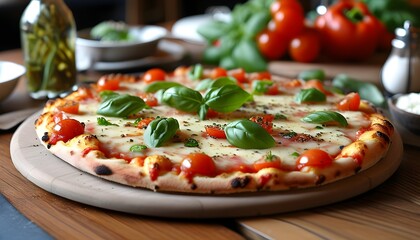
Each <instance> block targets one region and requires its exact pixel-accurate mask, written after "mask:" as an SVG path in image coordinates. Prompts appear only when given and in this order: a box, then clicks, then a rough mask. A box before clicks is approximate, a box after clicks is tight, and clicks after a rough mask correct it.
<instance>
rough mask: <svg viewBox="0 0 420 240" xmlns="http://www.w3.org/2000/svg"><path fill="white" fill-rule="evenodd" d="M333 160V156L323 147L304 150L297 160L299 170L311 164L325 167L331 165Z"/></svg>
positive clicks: (311, 165)
mask: <svg viewBox="0 0 420 240" xmlns="http://www.w3.org/2000/svg"><path fill="white" fill-rule="evenodd" d="M332 162H333V159H332V157H331V156H330V155H329V154H328V153H327V152H325V151H324V150H321V149H309V150H306V151H305V152H303V153H302V154H301V155H300V156H299V158H298V159H297V161H296V166H297V169H298V170H301V169H302V168H304V167H306V166H309V167H317V168H324V167H327V166H330V165H331V164H332Z"/></svg>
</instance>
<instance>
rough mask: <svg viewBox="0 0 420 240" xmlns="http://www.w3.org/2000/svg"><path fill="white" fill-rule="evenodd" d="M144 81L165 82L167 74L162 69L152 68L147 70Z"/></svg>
mask: <svg viewBox="0 0 420 240" xmlns="http://www.w3.org/2000/svg"><path fill="white" fill-rule="evenodd" d="M142 79H143V81H144V82H145V83H152V82H156V81H165V80H166V72H165V71H164V70H162V69H160V68H152V69H150V70H147V71H146V72H145V73H144V75H143V78H142Z"/></svg>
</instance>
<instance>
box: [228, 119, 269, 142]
mask: <svg viewBox="0 0 420 240" xmlns="http://www.w3.org/2000/svg"><path fill="white" fill-rule="evenodd" d="M224 131H225V133H226V139H227V141H228V142H229V143H230V144H232V145H233V146H236V147H238V148H243V149H266V148H271V147H274V146H275V145H276V142H275V141H274V139H273V137H272V136H271V135H270V134H269V133H268V132H267V131H266V130H265V129H264V128H263V127H261V126H260V125H259V124H257V123H255V122H252V121H250V120H246V119H244V120H237V121H234V122H231V123H229V124H228V125H226V127H225V128H224Z"/></svg>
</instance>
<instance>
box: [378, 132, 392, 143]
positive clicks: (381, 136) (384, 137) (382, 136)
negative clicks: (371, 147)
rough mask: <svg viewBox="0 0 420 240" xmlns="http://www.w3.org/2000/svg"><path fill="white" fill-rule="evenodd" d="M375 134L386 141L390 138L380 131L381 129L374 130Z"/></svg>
mask: <svg viewBox="0 0 420 240" xmlns="http://www.w3.org/2000/svg"><path fill="white" fill-rule="evenodd" d="M376 136H378V137H379V138H381V139H383V140H384V141H385V142H386V143H389V142H390V139H389V137H388V135H386V134H385V133H383V132H381V131H377V132H376Z"/></svg>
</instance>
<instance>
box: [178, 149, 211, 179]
mask: <svg viewBox="0 0 420 240" xmlns="http://www.w3.org/2000/svg"><path fill="white" fill-rule="evenodd" d="M181 171H182V172H184V173H185V174H186V176H187V177H189V178H190V177H192V176H194V175H197V174H198V175H203V176H209V177H213V176H215V175H216V164H215V163H214V161H213V159H212V158H211V157H210V156H208V155H206V154H204V153H190V154H188V155H187V156H186V157H185V158H184V160H182V162H181Z"/></svg>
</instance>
